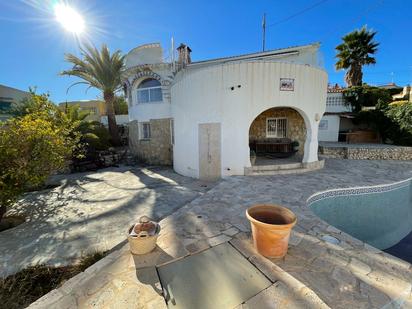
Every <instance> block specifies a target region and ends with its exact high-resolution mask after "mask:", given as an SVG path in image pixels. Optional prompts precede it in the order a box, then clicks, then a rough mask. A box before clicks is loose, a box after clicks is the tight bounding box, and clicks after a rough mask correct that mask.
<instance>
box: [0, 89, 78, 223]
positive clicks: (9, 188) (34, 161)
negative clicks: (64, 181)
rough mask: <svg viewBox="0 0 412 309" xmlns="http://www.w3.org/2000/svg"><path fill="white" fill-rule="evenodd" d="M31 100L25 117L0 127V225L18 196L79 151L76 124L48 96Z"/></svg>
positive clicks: (34, 95) (61, 166) (40, 181)
mask: <svg viewBox="0 0 412 309" xmlns="http://www.w3.org/2000/svg"><path fill="white" fill-rule="evenodd" d="M31 97H32V98H31V101H30V102H31V104H30V107H28V110H27V113H26V114H25V115H23V116H20V117H15V118H11V119H9V120H7V121H6V122H4V123H2V125H1V126H0V221H1V219H2V217H3V215H4V214H5V212H6V210H7V208H8V207H10V206H11V205H13V204H14V202H15V201H16V199H17V198H18V196H19V195H20V194H21V193H23V192H24V191H25V190H27V189H28V188H32V187H38V186H40V185H42V184H43V183H44V181H45V180H46V179H47V177H49V176H50V175H51V174H53V173H54V172H56V171H58V170H61V169H63V168H65V167H66V164H67V162H68V159H71V157H72V154H73V153H74V152H75V151H76V149H77V148H78V147H79V140H80V135H79V134H78V133H77V132H76V129H75V128H76V125H77V124H76V123H73V122H72V121H70V120H69V119H68V117H66V115H65V114H64V113H63V112H61V111H59V110H58V109H57V107H56V105H54V104H53V103H52V102H50V101H49V97H48V95H46V94H43V95H36V94H34V93H32V95H31Z"/></svg>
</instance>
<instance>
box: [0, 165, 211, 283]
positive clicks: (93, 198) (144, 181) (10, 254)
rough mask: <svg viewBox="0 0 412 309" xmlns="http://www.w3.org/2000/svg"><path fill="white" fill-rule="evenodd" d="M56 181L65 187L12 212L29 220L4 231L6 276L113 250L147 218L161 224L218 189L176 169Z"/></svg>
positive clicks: (111, 171)
mask: <svg viewBox="0 0 412 309" xmlns="http://www.w3.org/2000/svg"><path fill="white" fill-rule="evenodd" d="M51 183H55V184H59V186H58V187H56V188H54V189H52V190H45V191H40V192H33V193H29V194H27V195H26V196H25V197H24V198H23V199H22V200H21V201H20V202H19V203H18V206H17V207H15V208H13V209H12V211H11V213H24V214H26V215H27V222H26V223H24V224H22V225H20V226H18V227H16V228H14V229H11V230H7V231H4V232H2V233H0V277H2V276H6V275H8V274H12V273H14V272H16V271H18V270H20V269H22V268H24V267H27V266H28V265H34V264H42V263H45V264H49V265H56V266H58V265H64V264H69V263H73V262H74V261H75V260H76V259H78V258H79V257H80V256H82V255H84V254H86V253H90V252H95V251H106V250H109V249H112V248H113V247H114V246H116V245H117V244H119V243H120V242H121V241H122V240H124V238H125V235H126V230H127V227H128V226H129V225H131V224H132V223H133V222H135V221H136V219H137V218H139V217H140V216H141V215H148V216H149V217H151V218H153V219H155V220H160V219H162V218H164V217H165V216H167V215H169V214H171V213H173V212H174V211H176V210H177V209H178V208H180V207H182V206H184V205H185V204H187V203H188V202H190V201H191V200H193V199H194V198H196V197H198V196H200V195H202V194H203V193H204V192H206V191H207V190H208V189H210V187H211V186H212V184H211V183H204V182H200V181H196V180H193V179H190V178H187V177H183V176H180V175H177V174H176V173H174V172H173V171H172V170H171V169H170V168H152V169H146V168H141V169H140V168H133V167H127V166H123V167H119V168H108V169H103V170H99V171H98V172H88V173H78V174H70V175H59V176H56V177H54V178H52V179H51Z"/></svg>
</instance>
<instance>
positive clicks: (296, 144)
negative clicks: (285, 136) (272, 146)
mask: <svg viewBox="0 0 412 309" xmlns="http://www.w3.org/2000/svg"><path fill="white" fill-rule="evenodd" d="M291 145H292V149H293V151H294V152H297V151H298V150H299V142H298V141H293V142H292V143H291Z"/></svg>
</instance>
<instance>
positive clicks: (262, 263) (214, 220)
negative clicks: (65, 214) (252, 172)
mask: <svg viewBox="0 0 412 309" xmlns="http://www.w3.org/2000/svg"><path fill="white" fill-rule="evenodd" d="M411 176H412V162H402V161H397V162H395V161H357V160H356V161H355V160H354V161H352V160H327V161H326V165H325V168H324V169H323V170H319V171H315V172H309V173H305V174H300V175H299V174H298V175H276V176H259V177H253V176H251V177H231V178H227V179H225V180H223V181H221V182H220V183H219V184H218V185H216V186H215V187H214V188H213V189H211V190H210V191H209V192H207V193H206V194H204V195H202V196H200V197H199V198H197V199H195V200H193V201H191V202H190V203H188V204H187V205H186V206H184V207H182V208H180V209H179V210H177V211H176V212H175V213H173V214H172V215H170V216H168V217H166V218H165V219H163V220H162V221H161V227H162V231H161V235H160V237H159V240H158V248H157V249H156V250H155V251H154V252H152V253H150V254H148V255H145V256H132V255H131V254H130V253H129V252H128V245H127V244H126V243H123V244H122V245H119V247H118V249H117V250H114V251H113V252H112V253H111V254H110V255H109V256H108V257H106V258H104V259H102V260H101V261H99V262H98V263H97V264H95V265H93V266H92V267H91V268H90V269H88V270H86V271H85V272H84V273H81V274H79V275H77V276H76V277H74V278H72V279H71V280H69V281H68V282H66V284H64V285H63V286H62V287H60V288H59V289H57V290H54V291H53V292H52V293H50V294H48V295H46V296H45V297H43V298H41V299H40V300H39V301H37V302H35V303H33V304H32V306H31V307H30V308H44V307H48V308H69V307H70V308H75V307H78V308H87V307H92V306H95V307H98V308H130V307H131V306H135V307H138V308H165V302H164V299H163V297H162V296H161V290H160V286H159V282H158V278H157V275H156V271H155V266H156V265H160V264H162V263H165V262H170V261H171V260H173V259H176V258H183V257H184V256H187V255H189V254H196V253H197V252H199V251H201V250H205V249H208V248H210V247H212V246H216V245H218V244H220V243H223V242H226V241H229V242H230V243H231V244H232V245H233V246H234V247H235V248H236V249H238V250H239V251H240V252H241V253H242V254H243V255H244V256H245V258H247V259H248V260H249V261H250V262H251V263H252V264H254V265H255V266H256V267H257V268H258V269H259V270H261V271H262V272H263V273H264V274H265V275H266V276H267V277H268V278H269V279H270V280H271V281H272V283H273V285H272V286H271V287H269V288H268V289H265V290H263V291H261V292H260V293H259V294H258V295H256V296H255V297H253V298H251V299H249V300H248V301H246V302H245V303H243V304H239V306H238V307H237V308H329V307H331V308H345V309H346V308H382V307H384V306H385V308H411V306H412V298H411V288H412V266H411V265H410V264H409V263H407V262H405V261H402V260H400V259H398V258H395V257H393V256H391V255H389V254H387V253H385V252H382V251H380V250H378V249H375V248H373V247H371V246H369V245H367V244H364V243H363V242H361V241H359V240H356V239H354V238H352V237H351V236H349V235H347V234H345V233H343V232H341V231H339V230H337V229H335V228H333V227H332V226H329V225H328V224H326V223H325V222H323V221H321V220H320V219H319V218H317V217H316V216H315V215H314V214H313V213H312V212H311V211H310V209H308V208H307V206H306V200H307V198H308V197H309V196H310V195H312V194H313V193H316V192H318V191H322V190H326V189H333V188H342V187H353V186H360V185H374V184H384V183H391V182H395V181H399V180H402V179H406V178H409V177H411ZM258 203H277V204H281V205H284V206H286V207H288V208H290V209H291V210H293V211H294V212H295V213H296V214H297V217H298V223H297V225H296V226H295V228H294V230H293V233H292V236H291V239H290V247H289V251H288V254H287V255H286V257H285V258H283V259H281V260H269V259H266V258H263V257H262V256H260V255H259V254H257V253H256V252H255V250H254V249H253V247H252V245H251V241H250V227H249V224H248V222H247V220H246V218H245V215H244V214H245V210H246V209H247V208H248V207H249V206H251V205H253V204H258ZM330 236H332V237H334V238H336V239H338V240H339V243H338V244H334V243H330V242H328V241H326V240H327V239H328V237H330ZM141 272H145V275H141V274H140V273H141ZM96 304H98V305H96Z"/></svg>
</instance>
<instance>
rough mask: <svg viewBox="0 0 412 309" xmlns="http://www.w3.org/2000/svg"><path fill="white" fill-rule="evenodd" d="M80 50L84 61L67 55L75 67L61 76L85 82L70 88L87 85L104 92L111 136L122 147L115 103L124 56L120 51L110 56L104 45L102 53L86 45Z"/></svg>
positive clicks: (115, 143) (67, 59) (66, 57)
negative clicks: (74, 77) (77, 78)
mask: <svg viewBox="0 0 412 309" xmlns="http://www.w3.org/2000/svg"><path fill="white" fill-rule="evenodd" d="M80 50H81V55H82V58H83V59H80V58H78V57H76V56H74V55H72V54H66V55H65V59H66V61H67V62H70V63H72V64H73V67H72V68H71V69H70V70H67V71H63V72H61V75H69V76H77V77H79V78H81V79H82V80H83V81H81V82H77V83H74V84H72V85H71V86H70V87H72V86H74V85H78V84H85V85H88V86H89V88H97V89H99V90H101V91H102V92H103V99H104V101H105V102H106V111H107V118H108V122H109V132H110V136H111V139H112V142H113V144H114V145H115V146H118V145H120V137H119V132H118V129H117V125H116V117H115V113H114V105H113V103H114V99H115V93H116V91H118V90H119V89H120V88H121V74H122V71H123V69H124V56H122V55H121V53H120V51H119V50H117V51H115V52H114V53H113V54H110V51H109V49H108V47H107V46H106V45H104V44H103V45H102V47H101V50H100V51H99V50H98V49H97V48H96V47H92V46H90V45H86V46H85V48H81V49H80ZM70 87H69V88H70Z"/></svg>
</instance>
